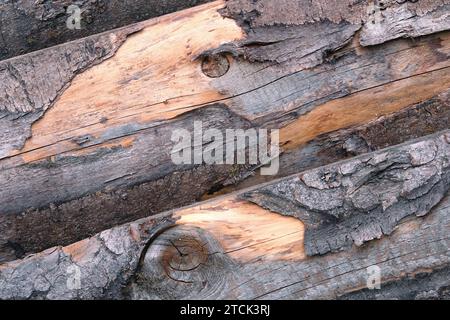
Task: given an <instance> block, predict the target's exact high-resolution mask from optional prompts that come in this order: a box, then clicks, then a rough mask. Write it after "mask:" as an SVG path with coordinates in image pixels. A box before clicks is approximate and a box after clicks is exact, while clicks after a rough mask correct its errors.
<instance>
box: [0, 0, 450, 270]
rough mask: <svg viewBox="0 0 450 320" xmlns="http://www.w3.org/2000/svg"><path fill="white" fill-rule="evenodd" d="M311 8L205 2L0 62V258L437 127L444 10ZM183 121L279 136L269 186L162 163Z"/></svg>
mask: <svg viewBox="0 0 450 320" xmlns="http://www.w3.org/2000/svg"><path fill="white" fill-rule="evenodd" d="M309 2H310V1H308V3H309ZM322 2H323V1H313V5H312V8H316V9H317V10H316V9H314V10H312V9H311V8H309V9H311V10H309V9H308V10H306V9H305V8H303V7H302V6H301V4H302V1H282V2H279V1H270V0H265V1H260V2H253V1H216V2H212V3H208V4H205V5H202V6H199V7H195V8H192V9H188V10H185V11H181V12H178V13H174V14H171V15H167V16H164V17H160V18H156V19H152V20H148V21H145V22H142V23H138V24H135V25H132V26H129V27H125V28H122V29H117V30H114V31H111V32H107V33H103V34H99V35H95V36H91V37H88V38H84V39H80V40H77V41H74V42H69V43H66V44H62V45H60V46H57V47H53V48H48V49H45V50H42V51H37V52H33V53H29V54H26V55H23V56H19V57H16V58H12V59H9V60H4V61H2V62H0V262H4V261H11V260H14V259H17V258H22V257H24V256H25V255H26V254H28V253H34V252H40V251H42V250H45V249H47V248H50V247H53V246H58V245H62V246H64V245H69V244H71V243H73V242H76V241H78V240H82V239H84V238H86V237H89V236H91V235H92V234H96V233H98V232H101V231H103V230H106V229H108V228H111V227H114V226H117V225H120V224H123V223H127V222H130V221H134V220H136V219H140V218H143V217H148V216H149V215H154V214H158V213H161V212H164V211H166V210H170V209H174V208H179V207H181V206H184V205H189V204H192V203H194V202H196V201H198V200H202V199H207V198H209V197H211V196H212V197H215V196H217V195H219V194H223V193H227V192H230V191H234V190H238V189H242V188H245V187H249V186H254V185H256V184H259V183H262V182H268V181H270V180H273V179H277V178H282V177H285V176H288V175H291V174H294V173H298V172H301V171H304V170H308V169H311V168H315V167H319V166H322V165H326V164H329V163H333V162H335V161H340V160H343V159H346V158H349V157H352V156H357V155H361V154H365V153H367V152H372V151H376V150H379V149H382V148H386V147H389V146H393V145H396V144H399V143H403V142H406V141H409V140H410V139H414V138H418V137H423V136H425V135H429V134H433V133H436V132H439V131H441V130H444V129H447V128H448V123H449V120H450V108H449V88H450V73H449V67H450V64H449V61H450V60H449V59H448V57H449V53H450V33H449V31H447V30H448V29H449V27H448V26H449V24H448V20H449V17H448V12H449V4H448V1H446V0H445V1H444V0H441V1H439V3H435V2H424V3H422V2H418V3H412V2H408V1H407V2H404V3H398V2H397V1H383V4H381V3H375V4H374V3H372V2H368V1H359V2H358V3H357V4H353V1H349V6H347V5H343V6H341V5H339V6H338V7H333V5H331V6H330V7H329V8H331V9H330V10H329V11H328V9H327V10H325V11H320V10H319V9H318V8H324V7H326V6H323V3H322ZM350 2H351V3H350ZM297 5H300V6H299V7H296V6H297ZM264 8H265V9H264ZM269 8H270V10H269ZM302 8H303V9H302ZM368 8H372V9H373V12H372V10H368ZM294 9H295V10H294ZM241 11H242V12H241ZM316 11H317V12H316ZM319 11H320V13H318V12H319ZM252 12H253V13H254V12H258V14H252ZM285 12H291V13H292V14H289V15H284V13H285ZM396 12H401V13H402V14H396ZM282 13H283V14H282ZM313 13H314V14H318V15H320V17H319V16H317V19H315V18H313V16H311V15H310V14H313ZM380 14H382V16H384V19H381V18H380V17H382V16H380ZM396 17H398V19H397V18H396ZM405 17H409V18H408V24H407V25H405V24H404V21H405ZM396 19H397V20H396ZM424 21H425V22H424ZM425 25H426V26H427V27H425ZM383 30H389V32H384V31H383ZM383 36H384V38H383ZM49 61H52V63H49ZM217 62H219V63H217ZM194 121H202V122H203V126H204V129H205V130H206V129H208V128H215V129H219V130H226V129H230V128H233V129H239V128H241V129H248V128H269V129H272V128H278V129H280V138H281V146H282V155H281V158H280V161H281V167H280V172H279V174H278V175H276V176H271V177H263V176H259V175H258V170H257V168H258V166H250V165H240V166H236V165H235V166H225V165H223V166H211V165H185V166H181V167H180V166H176V165H175V164H173V162H172V161H171V158H170V155H171V152H172V149H173V146H174V143H173V142H172V141H171V139H170V138H171V134H172V132H173V130H174V129H179V128H183V129H187V130H189V131H192V129H193V122H194ZM203 143H204V144H207V143H208V142H207V141H204V142H203ZM331 247H333V246H331ZM318 250H319V251H320V250H322V249H318ZM333 250H334V249H333Z"/></svg>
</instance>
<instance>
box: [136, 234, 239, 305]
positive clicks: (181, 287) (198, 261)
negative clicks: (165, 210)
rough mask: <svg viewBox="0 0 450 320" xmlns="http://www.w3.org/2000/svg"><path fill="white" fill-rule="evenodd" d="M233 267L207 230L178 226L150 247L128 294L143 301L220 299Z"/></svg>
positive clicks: (158, 238)
mask: <svg viewBox="0 0 450 320" xmlns="http://www.w3.org/2000/svg"><path fill="white" fill-rule="evenodd" d="M233 266H234V262H233V261H232V260H231V259H230V258H229V257H227V255H226V254H224V253H223V248H222V247H221V246H220V244H219V243H218V241H217V240H216V239H215V238H214V237H213V236H212V235H211V234H209V233H208V232H207V231H205V230H203V229H200V228H197V227H190V226H176V227H174V228H171V229H168V230H167V231H165V232H163V233H162V234H161V235H159V236H158V237H157V238H156V239H155V240H154V241H153V243H151V244H150V245H149V247H148V249H147V252H146V253H145V257H144V258H143V260H142V263H141V266H140V268H139V269H138V271H137V273H136V275H135V277H134V278H135V279H134V280H133V282H132V283H131V285H130V286H129V288H128V292H129V293H128V294H129V295H130V298H131V299H142V300H148V299H171V300H172V299H175V300H177V299H206V298H208V299H211V298H218V297H220V295H221V294H222V293H223V292H226V290H224V288H225V287H226V286H227V285H228V284H229V280H230V277H231V274H232V272H231V270H233Z"/></svg>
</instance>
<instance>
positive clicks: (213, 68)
mask: <svg viewBox="0 0 450 320" xmlns="http://www.w3.org/2000/svg"><path fill="white" fill-rule="evenodd" d="M228 70H230V60H228V57H227V56H226V55H225V54H224V53H218V54H212V55H208V56H205V57H204V58H203V61H202V71H203V73H204V74H205V75H206V76H208V77H210V78H219V77H222V76H223V75H225V74H226V73H227V72H228Z"/></svg>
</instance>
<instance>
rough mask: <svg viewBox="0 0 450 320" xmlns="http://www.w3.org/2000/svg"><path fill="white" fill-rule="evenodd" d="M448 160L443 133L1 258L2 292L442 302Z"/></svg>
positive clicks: (449, 261) (6, 295)
mask: <svg viewBox="0 0 450 320" xmlns="http://www.w3.org/2000/svg"><path fill="white" fill-rule="evenodd" d="M449 156H450V131H449V130H446V131H444V132H441V133H439V134H435V135H432V136H428V137H426V138H422V139H420V140H417V141H414V142H410V143H408V144H404V145H400V146H396V147H392V148H389V149H384V150H382V151H378V152H376V153H370V154H367V155H363V156H360V157H356V158H353V159H350V160H346V161H343V162H339V163H336V164H332V165H329V166H326V167H321V168H318V169H313V170H310V171H306V172H304V173H302V174H297V175H295V176H291V177H288V178H284V179H281V180H279V181H275V182H272V183H270V184H267V185H264V186H260V187H255V188H252V189H249V190H244V191H242V192H240V193H236V194H233V195H229V196H226V197H222V198H219V199H215V200H211V201H208V202H204V203H201V204H198V205H195V206H191V207H186V208H182V209H179V210H175V211H171V212H167V213H164V214H162V215H158V216H154V217H150V218H145V219H142V220H139V221H136V222H133V223H130V224H125V225H123V226H120V227H116V228H113V229H111V230H107V231H104V232H102V233H100V234H97V235H95V236H93V237H92V238H89V239H86V240H83V241H81V242H78V243H75V244H72V245H70V246H68V247H55V248H52V249H48V250H46V251H45V252H42V253H39V254H36V255H32V256H29V257H27V258H25V259H23V260H18V261H14V262H10V263H6V264H3V265H0V299H12V298H14V299H41V298H44V299H55V298H58V299H93V298H108V299H129V298H132V299H281V298H284V299H335V298H342V299H348V298H361V297H363V298H395V299H402V298H403V299H406V298H413V299H424V298H445V297H448V290H447V289H446V288H448V285H449V281H450V278H449V277H448V270H449V265H450V254H449V253H450V252H449V250H450V249H449V248H450V242H449V241H450V240H449V238H448V234H449V230H450V215H449V213H450V198H449V197H448V188H449V185H450V184H449V180H450V162H449ZM287 189H289V191H287ZM275 192H277V193H278V194H277V195H278V197H279V198H280V199H281V200H280V201H276V202H275V201H271V200H272V199H273V196H274V193H275ZM340 192H342V193H343V195H342V197H340V198H337V200H336V201H340V200H342V201H344V199H345V202H346V203H347V204H346V205H344V206H343V208H344V209H345V211H343V212H340V213H339V214H336V213H337V212H338V210H334V208H337V207H340V204H336V201H334V200H333V197H334V194H335V193H340ZM363 194H364V198H361V197H360V196H361V195H363ZM318 198H322V200H323V199H325V200H327V201H321V202H320V205H321V206H329V207H330V208H329V209H327V208H319V207H318V205H319V204H318ZM247 199H249V200H250V201H251V202H250V201H248V200H247ZM254 203H259V204H260V205H262V206H260V205H256V204H254ZM335 204H336V206H335V207H332V206H333V205H335ZM369 207H370V208H369ZM268 208H270V209H272V210H275V211H270V210H269V209H268ZM323 210H327V211H326V212H324V211H323ZM277 212H278V213H277ZM314 222H316V223H314ZM349 225H351V226H352V230H351V231H352V232H351V235H349V239H348V240H350V241H348V242H347V243H346V245H345V246H343V247H341V244H342V243H341V242H340V241H337V239H338V238H339V237H340V236H342V237H344V236H345V235H347V234H348V231H349V230H347V229H346V226H349ZM308 230H309V231H308ZM324 230H327V231H332V230H333V231H334V232H335V233H334V234H330V232H324ZM383 234H384V235H383ZM375 238H377V239H375ZM319 242H320V243H321V244H320V246H318V244H319ZM323 244H327V246H328V248H331V247H333V248H334V249H336V250H335V251H337V252H335V253H332V252H330V250H328V249H326V250H321V252H320V253H321V254H319V255H317V254H316V251H317V250H315V249H314V250H312V249H311V248H318V247H320V248H324V246H323ZM336 244H337V245H338V246H336ZM338 247H339V248H340V249H339V250H337V249H338ZM367 268H379V269H376V270H379V271H380V272H381V273H380V284H381V289H380V290H376V291H371V290H369V289H368V288H367V287H368V284H370V279H371V278H370V276H371V274H370V273H368V271H367ZM369 271H370V269H369ZM425 277H426V280H425Z"/></svg>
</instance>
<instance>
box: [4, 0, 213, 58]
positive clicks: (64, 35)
mask: <svg viewBox="0 0 450 320" xmlns="http://www.w3.org/2000/svg"><path fill="white" fill-rule="evenodd" d="M205 2H208V0H166V1H158V0H125V1H124V0H121V1H118V0H108V1H103V0H95V1H86V0H82V1H79V0H78V1H74V0H58V1H29V0H19V1H11V0H6V1H2V2H1V3H0V60H4V59H8V58H11V57H14V56H17V55H21V54H25V53H28V52H32V51H36V50H40V49H43V48H47V47H51V46H54V45H58V44H61V43H64V42H67V41H71V40H75V39H80V38H83V37H86V36H90V35H93V34H96V33H101V32H104V31H107V30H112V29H115V28H119V27H123V26H126V25H129V24H132V23H135V22H140V21H143V20H146V19H150V18H153V17H157V16H161V15H164V14H167V13H171V12H175V11H179V10H182V9H186V8H189V7H193V6H195V5H199V4H202V3H205ZM70 6H76V7H74V9H75V8H77V9H79V10H80V11H79V14H80V25H79V29H78V26H75V25H74V26H73V27H71V28H69V27H68V26H67V24H68V22H69V26H70V24H71V23H75V21H73V20H72V18H75V14H77V11H75V10H71V9H70Z"/></svg>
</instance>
